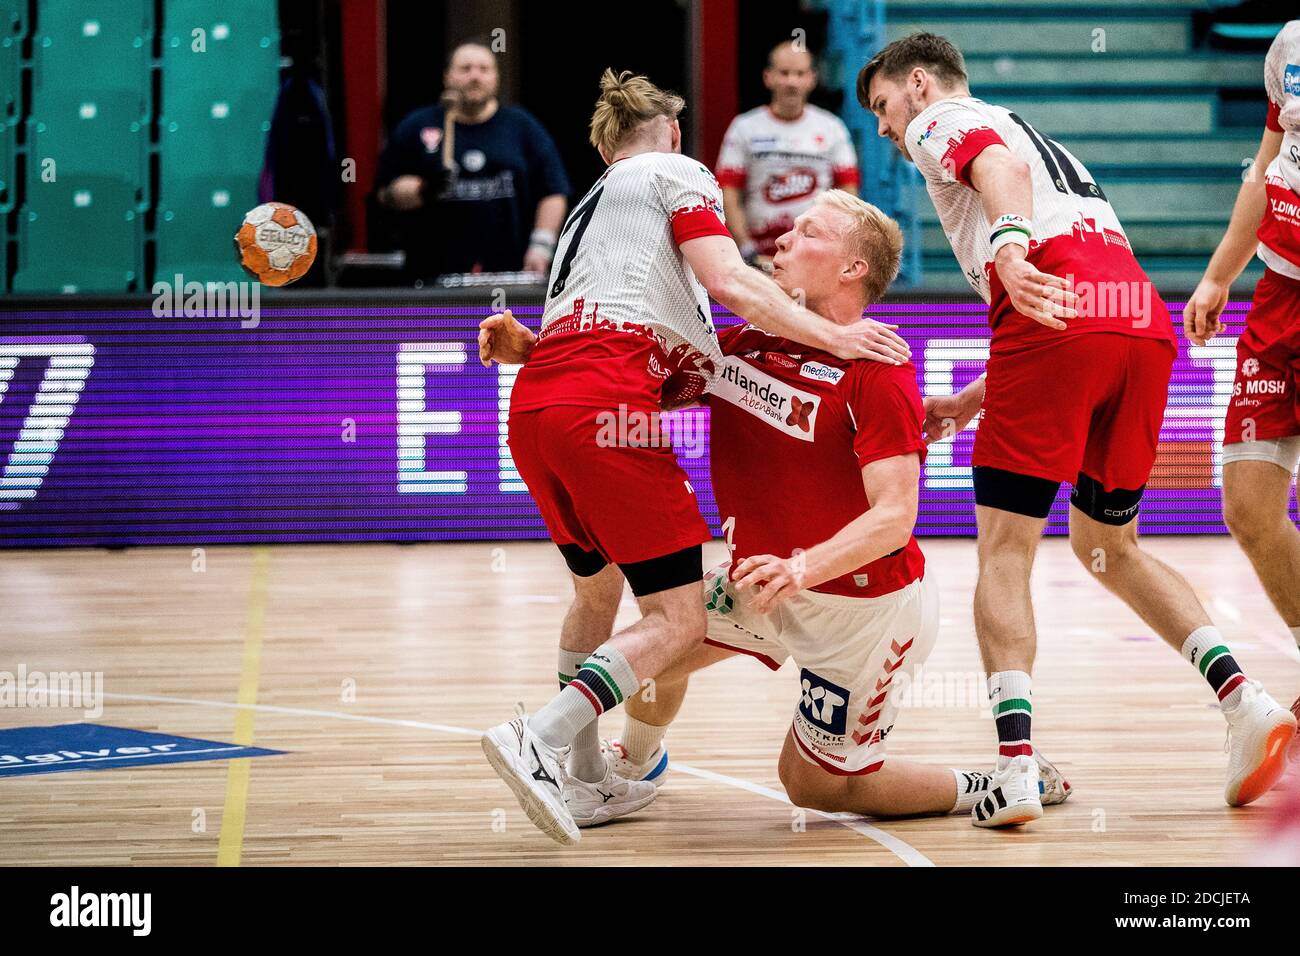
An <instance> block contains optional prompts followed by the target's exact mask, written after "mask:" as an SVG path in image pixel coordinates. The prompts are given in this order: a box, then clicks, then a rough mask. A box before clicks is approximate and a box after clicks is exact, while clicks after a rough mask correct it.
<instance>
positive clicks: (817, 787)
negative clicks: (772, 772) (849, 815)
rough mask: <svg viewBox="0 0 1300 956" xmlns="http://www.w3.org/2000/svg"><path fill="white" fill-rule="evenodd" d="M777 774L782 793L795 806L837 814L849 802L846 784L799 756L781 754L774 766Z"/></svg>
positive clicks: (841, 779) (839, 778)
mask: <svg viewBox="0 0 1300 956" xmlns="http://www.w3.org/2000/svg"><path fill="white" fill-rule="evenodd" d="M777 776H778V777H780V779H781V786H782V787H784V788H785V795H786V796H787V797H789V798H790V802H791V803H793V804H794V805H795V806H796V807H802V808H803V809H805V810H820V811H821V812H822V813H839V812H840V811H842V810H844V809H845V805H846V804H847V802H848V795H849V788H848V783H847V782H846V781H845V780H844V779H843V778H841V777H834V776H832V775H831V774H829V773H827V772H826V771H825V770H822V769H820V768H818V767H814V766H812V765H811V764H809V763H806V762H804V761H803V760H802V759H801V758H799V757H792V758H789V757H783V758H782V760H781V763H780V764H779V765H778V766H777Z"/></svg>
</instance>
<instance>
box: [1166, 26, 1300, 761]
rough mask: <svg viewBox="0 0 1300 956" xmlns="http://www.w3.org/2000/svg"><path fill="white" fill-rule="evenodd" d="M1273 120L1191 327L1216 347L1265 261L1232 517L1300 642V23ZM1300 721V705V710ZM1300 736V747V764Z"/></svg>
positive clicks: (1272, 89) (1235, 458) (1246, 336)
mask: <svg viewBox="0 0 1300 956" xmlns="http://www.w3.org/2000/svg"><path fill="white" fill-rule="evenodd" d="M1264 88H1265V90H1266V92H1267V93H1268V118H1267V119H1266V121H1265V127H1264V136H1263V139H1261V140H1260V144H1259V152H1258V154H1256V156H1255V162H1254V165H1252V166H1251V168H1250V170H1249V171H1248V173H1247V175H1246V178H1245V180H1244V181H1243V183H1242V185H1241V190H1240V192H1239V193H1238V194H1237V204H1236V206H1235V207H1234V208H1233V210H1232V221H1231V222H1230V223H1229V224H1228V231H1227V233H1226V234H1225V235H1224V237H1223V240H1222V241H1221V242H1220V243H1219V248H1218V249H1217V250H1215V253H1214V257H1213V258H1212V259H1211V260H1210V264H1209V266H1208V267H1207V268H1206V270H1205V276H1204V277H1203V278H1202V279H1201V281H1200V284H1199V285H1197V287H1196V291H1195V292H1194V293H1193V294H1192V297H1191V299H1189V300H1188V302H1187V307H1186V308H1185V309H1184V310H1183V330H1184V332H1185V333H1186V334H1187V338H1188V339H1189V340H1190V341H1192V342H1195V343H1196V344H1197V345H1205V344H1206V343H1208V342H1209V341H1210V340H1211V339H1212V338H1214V336H1215V335H1217V334H1218V333H1219V332H1221V331H1222V330H1223V324H1222V323H1221V322H1220V321H1219V315H1220V313H1221V312H1222V311H1223V307H1224V306H1225V305H1227V304H1228V292H1229V290H1230V288H1231V287H1232V283H1233V281H1234V280H1235V279H1236V278H1237V276H1239V275H1241V272H1242V270H1243V269H1245V268H1246V264H1247V263H1249V262H1250V260H1251V259H1252V258H1254V257H1255V256H1257V255H1258V256H1259V258H1260V261H1262V262H1263V263H1264V266H1265V268H1264V275H1263V277H1262V278H1261V279H1260V280H1259V284H1258V285H1256V286H1255V297H1254V301H1253V302H1251V306H1250V312H1249V313H1248V314H1247V316H1246V330H1245V332H1244V333H1243V334H1242V336H1241V338H1239V339H1238V340H1237V376H1236V381H1235V382H1234V383H1233V386H1232V398H1231V400H1230V402H1229V404H1228V414H1227V418H1226V420H1225V421H1224V425H1223V518H1224V521H1226V522H1227V525H1228V529H1229V530H1230V531H1231V532H1232V536H1233V537H1234V538H1236V539H1237V543H1238V544H1240V545H1241V547H1242V550H1244V551H1245V552H1246V555H1247V557H1249V558H1250V563H1251V564H1252V565H1253V566H1254V568H1255V573H1256V574H1258V575H1259V580H1260V582H1261V583H1262V584H1263V585H1264V590H1265V592H1267V594H1268V596H1269V599H1270V600H1271V601H1272V602H1273V606H1274V607H1275V608H1277V612H1278V614H1280V615H1281V616H1282V620H1283V621H1284V622H1285V623H1286V625H1287V627H1288V628H1290V630H1291V636H1292V637H1293V638H1295V641H1296V644H1297V645H1300V531H1298V530H1297V529H1296V526H1295V525H1294V524H1292V523H1291V518H1290V516H1289V515H1288V514H1287V505H1288V503H1289V502H1290V500H1291V495H1292V488H1293V487H1294V484H1295V472H1296V465H1297V464H1298V463H1300V20H1292V21H1291V22H1290V23H1288V24H1287V25H1286V26H1284V27H1283V28H1282V30H1281V31H1280V32H1279V33H1278V35H1277V38H1276V39H1274V41H1273V44H1272V46H1270V47H1269V51H1268V56H1266V57H1265V59H1264ZM1291 712H1292V713H1293V714H1295V715H1296V716H1298V717H1300V698H1297V699H1296V702H1295V703H1294V704H1292V705H1291ZM1298 748H1300V737H1297V738H1295V740H1294V742H1293V743H1292V749H1291V754H1292V759H1295V758H1296V757H1297V750H1298Z"/></svg>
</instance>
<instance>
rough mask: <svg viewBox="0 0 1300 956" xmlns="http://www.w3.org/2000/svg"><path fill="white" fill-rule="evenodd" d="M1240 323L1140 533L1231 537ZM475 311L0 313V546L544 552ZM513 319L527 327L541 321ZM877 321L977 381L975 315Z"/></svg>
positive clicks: (976, 308)
mask: <svg viewBox="0 0 1300 956" xmlns="http://www.w3.org/2000/svg"><path fill="white" fill-rule="evenodd" d="M279 301H281V302H287V301H290V300H287V299H281V300H279ZM358 301H363V300H360V299H358ZM1171 308H1173V309H1175V310H1178V309H1181V303H1171ZM1245 308H1246V304H1245V303H1233V304H1232V305H1230V306H1229V311H1228V312H1227V313H1226V315H1225V318H1226V321H1227V322H1228V324H1229V334H1224V335H1221V336H1220V337H1219V338H1218V339H1216V340H1215V342H1214V343H1213V344H1212V345H1211V346H1209V347H1205V348H1198V347H1192V348H1191V349H1190V353H1189V349H1188V346H1187V343H1186V342H1180V346H1179V348H1180V353H1179V358H1178V362H1177V364H1176V366H1175V368H1174V378H1173V382H1172V384H1171V387H1170V395H1169V410H1168V413H1167V415H1166V419H1165V426H1164V430H1163V433H1162V436H1161V448H1160V460H1159V462H1158V463H1157V466H1156V471H1155V473H1154V475H1153V478H1152V482H1151V486H1150V488H1149V490H1148V492H1147V494H1146V497H1145V499H1144V502H1143V509H1142V516H1141V528H1142V530H1144V531H1147V532H1155V533H1222V532H1223V530H1224V528H1223V524H1222V519H1221V515H1220V491H1219V488H1220V482H1221V467H1222V465H1221V456H1220V452H1219V443H1220V440H1221V437H1222V422H1223V411H1224V408H1225V407H1226V404H1227V401H1228V398H1229V394H1230V392H1231V388H1232V378H1233V368H1234V343H1235V334H1236V333H1237V332H1239V331H1240V328H1241V322H1242V318H1243V316H1244V312H1245ZM490 311H492V310H491V309H489V308H488V307H487V305H486V296H485V300H484V304H483V305H481V306H480V305H477V304H475V303H461V304H457V305H455V306H441V307H433V306H418V307H374V306H372V307H344V306H337V305H329V306H311V307H301V308H289V307H280V308H266V309H264V310H262V314H261V316H260V320H259V321H258V323H257V324H256V327H253V328H244V327H243V324H242V323H241V321H240V319H239V318H238V317H232V318H205V317H193V318H184V317H175V318H157V317H155V316H154V315H153V313H152V311H150V310H149V309H148V308H138V309H134V310H131V311H107V310H106V311H26V312H20V311H10V312H8V313H3V314H0V333H3V334H0V461H3V468H4V470H3V475H2V476H0V544H2V545H3V546H5V547H30V546H53V545H77V546H95V545H106V546H120V545H137V544H220V543H239V542H294V541H302V542H311V541H446V540H467V539H476V540H491V539H503V538H539V537H545V530H544V528H543V526H542V523H541V521H540V519H539V518H538V516H537V512H536V510H535V508H534V507H533V504H532V501H531V500H530V498H529V496H528V493H527V490H526V489H525V488H524V486H523V484H522V482H521V481H520V480H519V476H518V474H517V473H516V472H515V471H514V469H513V467H512V463H511V460H510V457H509V450H508V448H507V446H506V442H505V422H506V411H507V408H508V402H509V392H510V387H511V383H512V381H513V374H514V370H512V369H500V368H493V369H492V370H490V371H489V370H486V369H484V368H482V367H481V366H480V365H479V363H478V359H477V351H476V348H475V344H474V342H475V334H476V325H477V323H478V321H479V319H480V318H482V317H483V316H484V315H486V314H488V313H489V312H490ZM516 311H517V313H518V314H519V315H520V316H521V318H523V320H524V321H526V322H530V323H532V324H534V325H535V324H536V322H537V317H538V313H539V310H538V309H537V308H536V307H532V308H519V309H517V310H516ZM874 314H875V315H876V316H878V317H879V318H881V319H884V320H886V321H893V322H897V323H898V324H899V325H901V326H902V333H903V335H904V336H905V337H906V338H907V339H908V341H909V342H910V344H911V346H912V349H913V356H914V360H915V362H916V364H917V370H918V375H919V376H920V378H921V382H920V384H921V388H922V390H923V391H925V392H931V393H934V392H947V391H951V390H954V389H957V388H960V387H961V386H963V385H964V384H965V383H966V382H968V381H969V380H970V379H971V378H973V377H974V376H975V375H977V374H978V373H979V371H980V369H981V368H982V367H983V362H984V358H985V356H986V354H987V347H988V332H987V328H986V325H985V318H984V308H983V306H981V305H979V304H974V303H934V304H918V303H892V304H885V305H881V306H879V307H878V308H877V309H876V310H874ZM716 319H717V321H718V324H719V325H727V324H730V323H731V322H733V321H735V320H734V317H733V316H730V315H729V314H727V313H724V312H722V311H718V312H717V315H716ZM675 415H676V416H677V417H678V419H679V420H678V421H676V422H674V423H673V424H674V425H675V429H674V430H675V433H676V434H677V435H679V436H681V435H686V436H688V437H691V438H694V439H695V441H693V442H692V443H691V444H690V447H684V448H682V449H681V452H680V454H681V458H682V464H683V465H684V466H685V468H686V471H687V473H688V474H689V476H690V478H691V481H692V484H693V485H694V487H695V489H696V491H697V493H698V497H699V501H700V506H701V508H702V509H703V510H704V513H705V516H706V517H707V518H708V519H709V520H710V522H711V524H712V526H713V528H714V530H715V531H716V530H717V527H718V524H717V522H718V514H717V506H716V504H715V503H714V500H713V493H712V487H711V483H710V481H709V478H708V457H707V443H706V442H705V441H704V438H705V437H706V436H707V430H708V412H707V410H704V409H695V410H688V411H685V412H679V413H675ZM973 439H974V433H973V432H969V431H968V432H966V433H963V434H961V435H959V436H957V437H956V438H955V439H953V440H951V441H946V442H942V443H939V444H936V445H935V446H932V448H931V451H930V455H929V457H928V459H927V461H926V464H925V471H924V476H923V484H922V491H921V511H920V520H919V523H918V526H917V531H918V533H919V534H923V535H970V534H973V533H974V531H975V525H974V508H973V502H972V493H971V479H970V452H971V445H972V442H973ZM1067 498H1068V486H1067V487H1066V488H1063V489H1062V492H1061V495H1060V497H1059V498H1058V500H1057V503H1056V506H1055V508H1054V509H1053V512H1052V517H1051V520H1050V523H1049V530H1050V531H1051V532H1054V533H1059V532H1062V531H1064V530H1065V527H1066V511H1067Z"/></svg>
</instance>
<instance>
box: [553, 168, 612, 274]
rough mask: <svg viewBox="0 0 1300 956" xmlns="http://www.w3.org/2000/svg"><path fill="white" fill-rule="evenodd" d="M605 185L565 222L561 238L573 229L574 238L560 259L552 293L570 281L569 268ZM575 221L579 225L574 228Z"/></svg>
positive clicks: (571, 266)
mask: <svg viewBox="0 0 1300 956" xmlns="http://www.w3.org/2000/svg"><path fill="white" fill-rule="evenodd" d="M604 191H605V187H604V186H601V187H600V188H599V189H597V190H596V191H595V192H593V193H592V194H591V195H590V196H588V197H587V199H586V201H585V202H583V204H582V205H581V206H579V207H578V208H577V209H575V210H573V215H571V216H570V217H569V221H568V222H566V223H565V224H564V228H563V229H562V230H561V231H560V238H564V234H565V233H567V232H568V231H569V230H570V229H573V238H572V239H570V240H569V245H568V247H567V248H566V249H565V250H564V258H563V259H561V260H560V271H559V273H558V274H557V275H556V276H555V282H554V283H553V284H552V285H551V295H552V296H557V295H559V294H560V293H561V292H563V291H564V286H565V283H567V282H568V281H569V270H570V269H571V268H573V257H574V256H576V255H577V254H578V246H579V244H580V243H581V242H582V234H583V233H584V232H586V231H587V225H588V223H590V222H591V214H592V213H594V212H595V211H596V203H598V202H600V197H601V194H602V193H604ZM574 223H577V227H576V228H574Z"/></svg>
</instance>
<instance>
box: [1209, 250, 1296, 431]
mask: <svg viewBox="0 0 1300 956" xmlns="http://www.w3.org/2000/svg"><path fill="white" fill-rule="evenodd" d="M1298 378H1300V280H1296V279H1289V278H1287V277H1286V276H1282V275H1278V274H1277V273H1276V272H1274V271H1273V270H1272V269H1266V270H1264V275H1263V277H1262V278H1261V279H1260V280H1259V284H1258V285H1256V286H1255V298H1254V301H1252V302H1251V305H1250V312H1249V313H1248V314H1247V316H1246V331H1245V332H1244V333H1243V334H1242V336H1241V338H1239V339H1238V340H1237V377H1236V380H1235V381H1234V382H1233V384H1232V398H1231V399H1230V400H1229V402H1228V413H1227V416H1226V418H1225V420H1224V424H1223V443H1224V444H1225V445H1231V444H1235V443H1236V442H1241V441H1251V440H1253V439H1268V438H1289V437H1290V436H1292V435H1300V395H1298V394H1297V390H1296V381H1297V379H1298Z"/></svg>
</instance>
